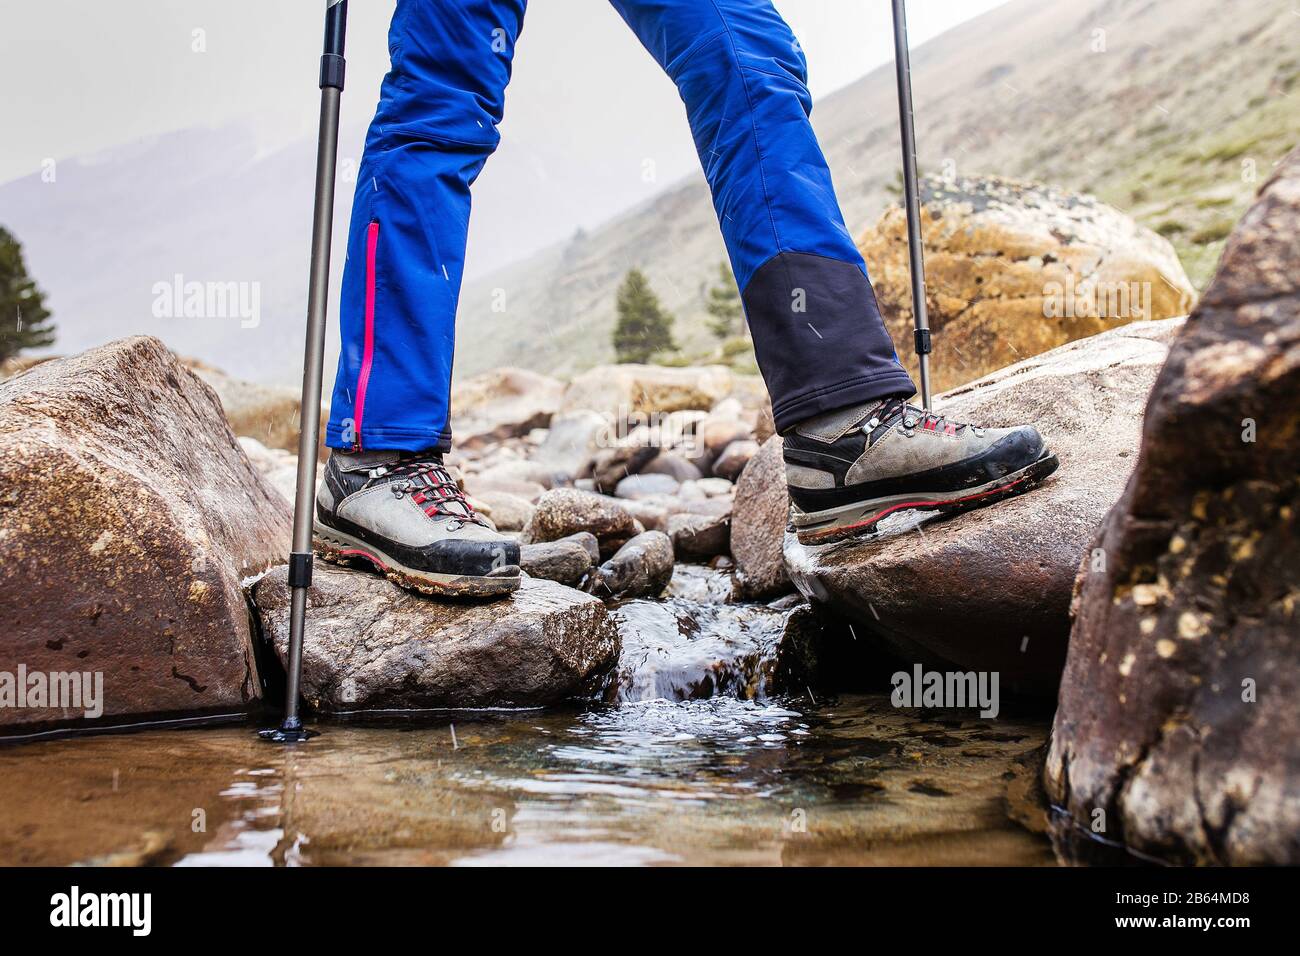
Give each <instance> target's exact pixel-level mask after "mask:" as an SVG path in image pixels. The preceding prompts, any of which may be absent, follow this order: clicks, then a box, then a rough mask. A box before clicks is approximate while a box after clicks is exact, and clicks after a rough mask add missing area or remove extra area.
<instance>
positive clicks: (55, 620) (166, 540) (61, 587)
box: [0, 337, 290, 730]
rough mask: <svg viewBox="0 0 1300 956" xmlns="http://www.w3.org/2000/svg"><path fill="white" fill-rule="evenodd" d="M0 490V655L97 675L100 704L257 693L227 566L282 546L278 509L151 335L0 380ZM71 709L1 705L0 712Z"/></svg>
mask: <svg viewBox="0 0 1300 956" xmlns="http://www.w3.org/2000/svg"><path fill="white" fill-rule="evenodd" d="M0 489H3V490H2V491H0V502H3V505H2V506H0V542H3V552H4V561H3V562H0V671H5V672H9V673H11V674H12V673H15V672H16V671H17V668H18V666H19V664H23V665H26V668H27V671H28V673H29V674H32V673H37V672H41V673H47V674H48V673H49V672H52V671H58V672H64V673H69V672H71V673H81V672H94V673H102V674H103V696H102V701H101V703H102V705H103V715H102V718H101V719H104V720H106V719H108V718H113V717H126V716H134V715H146V714H148V715H162V714H171V715H177V714H197V713H204V712H228V711H232V710H242V709H243V708H244V707H245V706H247V705H248V704H249V703H250V702H251V701H252V700H253V699H254V698H256V697H258V696H260V693H261V690H260V686H261V685H260V680H259V675H258V672H257V668H256V664H255V663H254V658H253V653H252V644H251V636H250V630H249V624H248V614H247V609H246V607H245V603H244V596H243V591H242V589H241V587H240V580H241V579H242V578H243V577H245V576H247V575H251V574H255V573H257V572H258V571H260V570H261V569H262V568H264V567H266V566H267V565H269V564H270V563H272V562H273V561H277V560H282V559H283V556H284V555H285V553H286V552H287V549H288V545H289V519H290V509H289V506H288V503H287V502H286V501H285V499H284V498H283V497H282V496H281V495H280V494H279V493H277V492H276V491H275V490H274V489H272V488H271V487H270V486H269V485H267V483H266V482H265V481H264V480H263V479H262V477H261V476H260V475H259V474H258V473H257V471H256V470H255V469H254V468H253V466H252V465H251V464H250V463H249V460H248V458H247V456H246V455H245V454H244V452H243V451H242V450H241V449H240V447H239V445H238V444H237V443H236V441H235V436H234V435H233V434H232V432H231V430H230V427H229V425H228V424H227V423H226V419H225V416H224V415H223V413H222V407H221V403H220V400H219V399H218V398H217V395H216V393H215V392H214V391H213V390H212V389H211V388H210V387H209V386H207V385H206V384H204V383H203V381H202V380H201V379H199V378H198V377H197V376H195V375H194V374H193V373H191V372H190V371H189V370H187V369H185V368H184V367H183V366H182V365H181V364H180V363H179V362H178V361H177V359H176V357H175V356H174V355H172V354H171V353H170V352H168V351H167V349H166V348H164V346H163V345H162V343H161V342H159V341H158V340H157V339H154V338H146V337H136V338H129V339H123V340H121V341H118V342H113V343H111V344H109V345H105V346H103V347H101V348H97V349H92V350H90V351H88V352H85V353H82V354H81V355H77V356H75V357H72V358H67V359H61V360H58V361H52V362H47V363H44V364H42V365H40V366H39V367H37V368H34V369H32V370H31V371H29V372H27V373H25V374H23V375H21V376H17V377H15V378H13V379H10V380H9V381H6V382H4V383H0ZM30 702H31V701H30V699H29V703H30ZM83 712H84V709H82V710H66V711H65V710H60V709H48V708H36V707H32V706H28V707H14V706H6V707H2V708H0V727H3V728H5V729H8V730H16V729H18V728H19V727H30V726H33V725H38V724H55V723H67V722H71V721H74V720H76V719H77V718H79V717H81V716H82V715H83Z"/></svg>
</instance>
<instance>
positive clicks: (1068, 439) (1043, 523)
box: [742, 319, 1182, 695]
mask: <svg viewBox="0 0 1300 956" xmlns="http://www.w3.org/2000/svg"><path fill="white" fill-rule="evenodd" d="M1181 325H1182V320H1179V319H1166V320H1163V321H1160V322H1142V323H1135V324H1133V325H1127V326H1122V327H1120V328H1118V329H1115V330H1112V331H1110V332H1105V333H1102V334H1101V335H1097V336H1093V337H1091V338H1088V339H1083V340H1081V341H1078V342H1072V343H1070V344H1069V345H1065V346H1062V347H1061V348H1058V349H1055V350H1053V351H1051V352H1047V353H1044V354H1043V355H1039V356H1036V357H1034V358H1031V359H1026V360H1025V361H1023V362H1019V363H1017V364H1015V365H1012V366H1010V367H1008V368H1005V369H1003V370H1002V371H1000V372H997V373H995V374H993V375H990V376H988V377H986V378H984V379H981V380H980V381H978V382H974V383H972V384H970V385H967V386H964V387H962V388H959V389H956V390H955V391H951V392H948V393H946V394H944V395H941V396H939V398H938V400H937V401H936V402H935V407H936V408H937V409H938V411H939V412H941V413H942V414H944V415H947V416H949V417H950V418H951V420H954V421H958V422H976V423H979V424H983V425H987V426H1004V425H1011V424H1018V423H1022V422H1033V423H1035V424H1036V425H1038V427H1039V428H1040V429H1041V430H1042V432H1043V435H1044V436H1045V437H1046V439H1047V443H1048V445H1049V446H1050V447H1051V448H1052V450H1053V451H1055V452H1056V454H1057V455H1058V456H1059V458H1060V460H1061V466H1060V470H1059V471H1058V472H1057V473H1056V474H1055V475H1053V476H1052V477H1051V478H1049V479H1048V480H1047V481H1046V483H1044V484H1043V485H1042V486H1041V487H1039V488H1036V489H1034V490H1032V491H1030V492H1029V493H1028V494H1024V495H1021V496H1019V497H1016V498H1010V499H1007V500H1005V501H1002V502H999V503H998V504H995V505H991V506H989V507H985V508H980V509H977V510H975V511H970V512H966V513H965V514H960V515H956V516H954V517H951V518H948V519H945V520H942V521H934V522H930V523H927V524H924V525H921V526H920V527H919V528H914V529H912V530H900V531H897V532H896V533H892V534H885V535H883V536H881V537H877V538H854V539H850V540H848V541H844V542H840V543H837V544H829V545H822V546H819V547H814V548H805V547H803V546H802V545H800V544H799V543H798V541H797V540H796V539H795V537H794V535H792V534H788V535H787V536H786V545H785V558H786V569H787V571H788V572H789V574H790V577H791V579H792V580H793V581H794V582H795V584H796V586H797V587H798V588H799V590H800V591H801V592H802V593H803V594H804V595H805V596H806V597H807V598H808V599H809V600H812V601H820V602H823V603H827V604H830V605H832V607H834V608H835V609H837V610H839V611H840V612H841V613H843V614H844V615H845V616H847V617H849V618H850V619H852V620H853V621H855V622H856V623H858V624H860V625H861V626H862V627H863V628H865V629H867V630H868V631H872V632H876V633H878V634H879V635H880V636H882V637H883V638H885V639H887V640H889V641H891V642H893V643H894V644H895V646H897V647H898V648H899V650H900V652H901V653H903V654H905V655H908V660H910V661H913V662H918V663H924V664H927V666H928V665H929V664H931V663H932V662H933V663H935V664H946V665H953V666H955V667H956V668H958V669H961V670H982V671H989V670H996V671H998V672H999V673H1000V675H1001V676H1000V678H999V679H1000V681H1001V687H1002V689H1003V690H1004V691H1020V692H1024V693H1034V694H1044V695H1045V694H1052V693H1055V691H1056V686H1057V681H1058V679H1059V676H1060V670H1061V665H1062V662H1063V661H1064V659H1065V646H1066V641H1067V638H1068V636H1069V630H1070V622H1069V606H1070V593H1071V588H1072V586H1073V583H1074V575H1075V572H1076V571H1077V570H1078V567H1079V562H1080V559H1081V558H1082V557H1083V556H1084V555H1085V554H1086V553H1087V552H1088V547H1089V542H1090V540H1091V538H1092V534H1093V532H1094V531H1095V530H1096V528H1097V525H1098V524H1100V522H1101V520H1102V518H1103V517H1105V514H1106V512H1107V511H1108V510H1109V509H1110V507H1111V505H1113V504H1114V503H1115V501H1116V500H1117V499H1118V498H1119V496H1120V493H1121V492H1122V491H1123V487H1124V482H1125V480H1126V479H1127V477H1128V473H1129V471H1130V470H1131V469H1132V467H1133V463H1134V461H1135V460H1136V452H1137V446H1138V438H1139V433H1140V430H1141V426H1142V409H1143V407H1144V406H1145V404H1146V397H1147V393H1148V392H1149V391H1150V389H1151V384H1152V383H1153V382H1154V381H1155V377H1156V373H1157V372H1158V371H1159V370H1160V366H1161V365H1162V364H1163V363H1164V359H1165V356H1166V354H1167V353H1168V343H1169V341H1170V340H1171V339H1172V337H1173V335H1174V333H1175V332H1176V331H1177V330H1178V329H1179V328H1180V327H1181ZM773 480H776V479H775V477H774V478H773ZM743 481H744V479H743V477H742V482H743ZM903 517H907V516H903Z"/></svg>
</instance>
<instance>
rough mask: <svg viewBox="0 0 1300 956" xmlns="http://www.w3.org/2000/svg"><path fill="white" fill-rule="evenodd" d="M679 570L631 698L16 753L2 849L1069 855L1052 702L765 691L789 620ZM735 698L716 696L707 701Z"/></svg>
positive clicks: (746, 859)
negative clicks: (1056, 843) (1049, 827)
mask: <svg viewBox="0 0 1300 956" xmlns="http://www.w3.org/2000/svg"><path fill="white" fill-rule="evenodd" d="M724 598H725V591H724V589H722V588H721V587H720V586H718V583H717V580H716V579H715V578H714V577H712V576H710V575H708V574H705V573H702V572H698V571H695V572H693V571H684V572H683V573H682V574H680V575H679V576H678V579H676V580H675V581H674V584H673V587H672V589H671V591H670V594H669V596H668V598H667V599H666V600H663V601H655V602H650V601H633V602H627V603H625V604H623V605H622V606H621V607H619V608H617V609H616V611H615V613H616V614H618V615H619V616H620V617H621V618H622V624H623V631H624V634H625V648H624V652H623V657H622V659H621V661H620V666H619V672H618V675H617V682H616V685H615V690H614V692H612V693H611V695H610V698H611V700H614V701H615V702H614V703H612V704H602V705H598V706H592V707H589V708H585V709H567V710H546V711H542V710H524V711H505V710H497V711H440V712H421V713H414V714H402V715H394V714H389V715H384V716H383V718H382V719H376V718H370V719H367V720H366V721H364V722H355V721H353V722H346V723H344V722H339V721H321V722H319V723H318V724H317V726H318V727H319V728H320V729H321V730H322V731H323V733H322V735H321V736H320V737H318V738H316V739H315V740H312V741H311V742H310V743H308V744H306V745H303V746H298V747H292V748H285V747H280V746H277V745H272V744H267V743H263V742H261V741H260V740H258V739H257V737H256V736H255V734H254V733H253V730H252V728H251V727H249V726H227V727H221V728H211V729H191V730H163V729H153V730H142V731H137V732H134V733H128V734H115V735H102V736H93V737H80V738H69V739H61V740H47V741H42V742H36V743H28V744H21V745H14V746H8V747H3V748H0V861H3V862H6V863H23V864H68V863H77V862H89V863H112V864H121V865H131V864H144V863H155V864H176V865H205V864H216V865H222V864H236V865H267V866H271V865H311V864H349V863H355V864H449V865H465V866H474V865H493V864H531V863H568V864H585V863H595V864H647V865H654V864H854V863H864V864H1050V863H1052V862H1053V856H1052V853H1051V849H1050V846H1049V844H1048V841H1047V839H1046V838H1045V837H1044V836H1043V835H1042V825H1041V824H1042V812H1041V809H1040V808H1039V807H1038V806H1037V804H1036V803H1035V802H1034V799H1033V790H1034V788H1033V785H1032V783H1033V778H1034V774H1035V772H1036V766H1037V764H1036V761H1035V759H1034V758H1035V755H1036V752H1037V750H1038V748H1039V747H1040V746H1041V744H1042V742H1043V739H1044V736H1045V732H1046V720H1045V718H1043V717H1041V716H1040V717H1032V718H1015V717H1002V718H999V719H996V720H982V719H980V718H978V717H977V716H975V715H974V714H973V713H971V712H960V713H958V712H935V711H926V712H920V711H911V710H900V709H897V708H894V707H893V706H891V704H890V702H889V700H888V698H887V697H886V696H884V695H883V694H879V695H841V696H838V697H817V698H814V697H813V695H812V693H811V692H807V693H805V694H803V695H801V696H799V697H790V698H783V697H777V698H773V699H759V700H748V699H741V697H743V696H745V695H750V694H754V693H758V694H759V695H760V697H761V691H762V688H763V686H764V674H765V673H766V667H767V665H768V664H769V663H770V660H771V655H772V653H773V648H774V646H775V642H776V641H777V640H779V637H780V634H781V627H782V623H783V620H784V614H783V612H780V611H777V610H774V609H770V608H764V607H754V606H737V605H727V604H725V603H724ZM710 695H716V696H710Z"/></svg>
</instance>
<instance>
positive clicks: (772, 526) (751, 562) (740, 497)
mask: <svg viewBox="0 0 1300 956" xmlns="http://www.w3.org/2000/svg"><path fill="white" fill-rule="evenodd" d="M789 515H790V496H789V494H787V493H786V490H785V461H784V459H783V458H782V457H781V436H780V435H773V436H772V437H771V438H769V439H768V440H767V441H765V442H764V443H763V447H762V448H760V449H759V451H758V454H757V455H755V456H754V457H753V458H751V459H750V461H749V464H748V465H746V466H745V470H744V471H743V472H741V473H740V481H739V482H737V484H736V502H735V505H734V506H733V508H732V512H731V556H732V557H733V558H735V559H736V584H737V587H738V588H739V591H740V593H741V594H742V595H743V596H744V597H747V598H750V599H754V600H761V599H764V598H769V597H775V596H776V595H778V594H782V593H784V592H786V591H788V590H790V588H791V586H792V585H791V584H790V576H789V575H788V574H786V571H785V558H784V556H783V555H782V547H783V545H784V542H785V526H786V523H787V522H788V520H789Z"/></svg>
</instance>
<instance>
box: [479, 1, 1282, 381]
mask: <svg viewBox="0 0 1300 956" xmlns="http://www.w3.org/2000/svg"><path fill="white" fill-rule="evenodd" d="M1293 7H1294V3H1292V2H1291V0H1086V2H1080V0H1015V2H1012V3H1009V4H1007V5H1006V6H1003V7H999V8H997V9H995V10H993V11H991V12H989V13H986V14H984V15H983V16H981V17H978V18H977V19H974V20H971V21H969V22H967V23H965V24H962V25H961V26H958V27H956V28H954V29H953V30H950V31H948V32H947V33H944V34H943V35H942V36H940V37H938V38H936V39H935V40H932V41H930V42H929V43H926V44H924V45H923V46H921V47H919V48H918V49H917V50H915V51H914V52H913V55H912V73H913V84H914V92H915V99H916V120H917V140H918V153H919V158H920V164H921V166H922V168H923V169H924V170H925V171H927V172H935V173H941V174H942V173H943V172H945V171H946V170H953V171H955V172H957V173H959V174H963V175H965V174H976V173H993V174H998V175H1003V176H1010V177H1016V178H1022V179H1031V180H1039V181H1044V182H1048V183H1055V184H1060V185H1063V186H1066V187H1069V188H1070V189H1073V190H1079V191H1085V192H1090V193H1093V194H1095V195H1097V196H1098V197H1099V198H1101V199H1102V200H1104V201H1106V202H1109V203H1111V204H1113V205H1115V206H1118V207H1119V208H1121V209H1125V210H1127V211H1129V212H1130V213H1131V214H1133V215H1135V216H1136V217H1137V218H1138V219H1139V220H1141V221H1143V222H1144V223H1145V224H1147V225H1149V226H1151V227H1152V228H1155V229H1157V230H1158V231H1160V232H1161V233H1162V234H1164V235H1166V236H1168V237H1169V238H1170V239H1171V240H1172V241H1173V242H1174V244H1175V246H1176V247H1177V248H1178V251H1179V254H1180V256H1181V257H1182V258H1183V260H1184V264H1185V265H1186V267H1187V269H1188V272H1189V274H1190V275H1191V276H1192V278H1193V280H1194V281H1196V282H1197V283H1198V284H1203V283H1204V281H1205V280H1206V279H1208V276H1209V274H1210V272H1211V271H1212V269H1213V265H1214V261H1215V260H1216V259H1217V257H1218V251H1219V249H1220V248H1221V245H1222V239H1223V238H1224V237H1225V236H1226V233H1227V228H1228V227H1229V226H1230V224H1231V223H1232V222H1233V221H1234V220H1235V219H1236V217H1237V216H1238V215H1240V213H1241V212H1242V211H1244V209H1245V207H1246V205H1247V203H1248V199H1249V197H1250V196H1251V194H1252V193H1253V192H1254V190H1255V188H1256V187H1257V185H1258V181H1262V179H1263V177H1265V176H1266V175H1267V174H1268V172H1269V169H1270V167H1271V165H1272V164H1273V163H1275V162H1276V161H1277V160H1278V159H1279V158H1280V157H1281V156H1282V155H1283V154H1284V153H1285V152H1286V151H1287V149H1288V148H1289V147H1290V146H1291V145H1293V144H1294V143H1295V142H1296V140H1297V139H1300V83H1298V82H1297V81H1298V79H1300V56H1298V48H1297V46H1296V43H1295V37H1296V31H1297V29H1300V21H1297V20H1296V17H1295V15H1294V11H1293ZM813 121H814V125H815V126H816V129H817V132H818V135H819V137H820V139H821V142H822V145H823V147H824V149H825V151H826V153H827V155H828V158H829V160H830V163H831V167H832V170H833V173H834V176H835V181H836V187H837V189H838V192H839V197H840V201H841V204H842V205H843V207H844V211H845V216H846V219H847V221H848V223H849V227H850V229H851V230H852V231H853V232H854V233H855V234H856V233H858V232H860V231H861V230H862V229H863V228H865V227H866V226H868V225H870V224H871V223H873V222H874V221H875V219H876V218H877V216H878V215H879V214H880V212H881V210H882V209H883V208H884V207H885V205H886V204H887V203H889V202H891V201H892V200H893V199H894V195H893V194H892V192H891V187H894V188H896V185H895V184H896V181H897V177H898V175H899V168H900V165H901V163H900V159H899V153H900V147H899V141H898V133H897V128H898V113H897V100H896V92H895V87H894V75H893V67H892V65H890V66H886V67H882V68H881V69H878V70H875V71H874V72H872V73H870V74H868V75H867V76H866V77H864V78H863V79H862V80H860V81H858V82H856V83H854V84H852V85H850V86H849V87H846V88H845V89H843V90H841V91H839V92H837V93H835V94H833V95H831V96H829V97H827V98H825V99H823V100H821V101H819V102H818V103H817V104H816V107H815V108H814V110H813ZM1252 174H1253V175H1254V176H1255V177H1257V179H1254V180H1253V179H1252V178H1251V176H1252ZM723 258H724V252H723V247H722V241H721V237H720V235H719V232H718V228H717V224H716V222H715V220H714V213H713V208H712V205H711V203H710V200H709V194H708V190H707V187H706V185H705V183H704V181H703V177H702V176H700V177H692V178H691V179H689V180H688V181H685V182H682V183H680V184H678V185H677V186H675V187H673V188H670V189H668V190H667V191H665V192H664V193H662V194H661V195H659V196H657V197H655V198H654V199H653V200H651V201H649V202H647V203H644V204H642V205H640V206H638V207H637V208H635V209H632V210H630V211H628V212H627V213H624V214H622V215H620V216H617V217H616V218H614V219H613V220H611V221H610V222H608V223H607V224H605V225H604V226H602V227H600V228H598V229H595V230H592V231H590V232H589V233H587V234H583V235H579V236H575V237H574V238H572V239H571V240H570V241H568V242H565V243H562V244H560V245H557V246H554V247H552V248H549V249H546V250H544V251H543V252H541V253H539V254H537V255H535V256H532V257H531V258H529V259H528V260H526V261H523V262H519V263H516V264H514V265H511V266H508V267H506V268H504V269H502V270H500V271H498V272H496V273H493V274H491V275H489V276H487V277H485V278H484V279H482V280H480V281H477V282H474V283H471V284H469V285H468V286H467V288H466V289H465V290H464V292H463V294H462V297H461V311H460V319H459V325H460V329H461V335H460V336H459V341H458V345H457V356H456V358H457V370H458V374H462V375H465V374H473V373H476V372H479V371H482V370H483V369H485V368H489V367H491V366H495V365H504V364H513V365H523V366H527V367H530V368H535V369H538V370H541V371H546V372H553V373H555V372H559V373H565V372H572V371H574V370H578V369H581V368H584V367H587V366H590V365H593V364H596V363H598V362H602V361H608V360H609V359H610V357H611V354H612V349H611V347H610V329H611V328H612V325H613V322H614V292H615V288H616V286H617V284H618V282H619V281H620V280H621V278H622V276H623V274H624V273H625V272H626V271H627V269H629V268H631V267H633V266H635V267H637V268H640V269H641V270H642V271H644V272H645V273H646V274H647V275H648V276H649V278H650V281H651V284H652V286H653V287H654V288H655V290H656V291H657V292H658V294H659V296H660V298H661V299H662V300H663V302H664V304H665V305H666V306H667V307H668V308H669V309H670V310H672V311H673V312H675V313H676V316H677V325H676V329H675V333H674V334H675V335H676V338H677V340H678V342H679V343H682V344H683V345H684V348H685V350H686V351H687V352H688V353H691V352H694V353H695V354H701V353H703V352H704V351H705V350H707V349H708V348H709V347H710V346H711V344H712V343H711V340H710V337H709V332H708V331H707V326H706V324H705V321H704V319H705V311H704V303H705V295H706V289H707V287H708V285H709V284H710V283H711V282H712V281H713V280H714V279H715V276H716V270H717V265H718V262H719V261H720V260H722V259H723ZM869 266H870V264H869V263H868V267H869ZM502 302H504V305H505V308H504V310H503V311H502V310H500V303H502ZM494 306H495V309H494Z"/></svg>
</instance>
